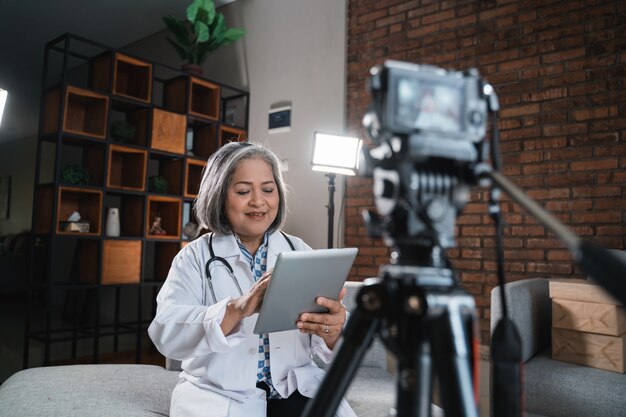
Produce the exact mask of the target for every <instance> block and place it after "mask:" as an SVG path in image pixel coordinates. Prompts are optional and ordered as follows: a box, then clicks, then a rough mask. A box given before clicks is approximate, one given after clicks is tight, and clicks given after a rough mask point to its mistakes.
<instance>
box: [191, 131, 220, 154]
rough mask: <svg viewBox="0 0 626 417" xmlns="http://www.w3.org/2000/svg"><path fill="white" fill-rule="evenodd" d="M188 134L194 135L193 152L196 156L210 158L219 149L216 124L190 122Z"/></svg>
mask: <svg viewBox="0 0 626 417" xmlns="http://www.w3.org/2000/svg"><path fill="white" fill-rule="evenodd" d="M188 134H191V135H192V146H191V149H190V150H191V152H192V153H193V156H195V157H196V158H202V159H209V156H211V155H213V153H215V151H216V150H217V148H218V146H219V143H218V141H217V126H216V125H214V124H204V123H203V124H189V125H188Z"/></svg>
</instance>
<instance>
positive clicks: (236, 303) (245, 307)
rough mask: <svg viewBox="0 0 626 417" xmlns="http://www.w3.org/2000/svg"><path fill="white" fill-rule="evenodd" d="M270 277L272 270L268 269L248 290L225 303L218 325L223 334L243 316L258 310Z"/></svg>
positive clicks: (228, 332)
mask: <svg viewBox="0 0 626 417" xmlns="http://www.w3.org/2000/svg"><path fill="white" fill-rule="evenodd" d="M271 278H272V271H271V270H270V271H268V272H266V273H265V274H263V276H262V277H261V278H260V279H259V280H258V281H257V282H255V283H254V285H253V286H252V288H250V291H248V292H247V293H246V294H244V295H242V296H241V297H239V298H236V299H234V300H231V301H230V302H229V303H228V304H227V306H226V313H225V314H224V320H222V324H221V325H220V327H221V328H222V332H224V335H225V336H228V335H229V334H230V333H231V332H232V331H233V329H235V327H237V325H238V324H239V322H240V321H241V320H243V319H244V317H248V316H251V315H252V314H254V313H258V312H259V309H260V308H261V304H262V303H263V297H264V296H265V291H266V290H267V286H268V285H269V283H270V279H271Z"/></svg>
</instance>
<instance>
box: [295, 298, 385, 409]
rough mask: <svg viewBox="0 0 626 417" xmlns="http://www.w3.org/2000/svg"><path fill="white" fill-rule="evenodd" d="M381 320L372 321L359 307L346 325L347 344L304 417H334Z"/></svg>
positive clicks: (338, 355) (373, 319) (341, 347)
mask: <svg viewBox="0 0 626 417" xmlns="http://www.w3.org/2000/svg"><path fill="white" fill-rule="evenodd" d="M379 324H380V320H379V319H378V318H372V317H371V315H370V314H367V313H366V312H365V311H363V310H362V307H360V306H357V308H356V309H355V310H354V312H353V313H352V314H351V315H350V320H349V321H348V324H347V325H346V328H345V331H344V336H343V342H342V345H341V346H340V348H339V351H338V352H337V355H336V356H335V359H334V360H333V363H332V365H331V367H330V369H329V370H328V372H327V373H326V376H325V377H324V380H323V381H322V384H321V385H320V387H319V390H318V391H317V394H316V395H315V398H313V399H312V400H311V401H309V402H308V403H307V406H306V407H305V409H304V412H303V414H302V416H303V417H332V416H334V415H335V411H337V407H339V403H340V402H341V399H342V398H343V396H344V394H345V393H346V391H347V390H348V386H349V385H350V382H352V379H353V378H354V375H355V374H356V371H357V368H358V367H359V364H360V363H361V360H362V359H363V356H365V353H366V352H367V349H368V348H369V347H370V345H371V344H372V340H373V339H374V335H375V333H376V331H377V329H378V327H379Z"/></svg>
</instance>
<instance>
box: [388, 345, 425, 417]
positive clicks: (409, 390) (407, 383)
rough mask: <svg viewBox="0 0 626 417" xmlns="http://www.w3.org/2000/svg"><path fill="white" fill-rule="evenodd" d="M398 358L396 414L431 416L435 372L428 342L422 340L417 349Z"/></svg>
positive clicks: (403, 415) (409, 416)
mask: <svg viewBox="0 0 626 417" xmlns="http://www.w3.org/2000/svg"><path fill="white" fill-rule="evenodd" d="M403 357H404V358H405V359H403ZM397 358H398V377H397V384H398V385H397V390H396V391H397V398H396V413H397V414H396V415H397V416H398V417H412V416H420V417H428V416H430V403H431V397H432V375H433V372H432V358H431V354H430V346H429V345H428V342H427V341H426V340H423V341H421V342H420V343H419V345H418V346H417V351H409V352H404V354H403V355H398V356H397Z"/></svg>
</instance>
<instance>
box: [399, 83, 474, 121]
mask: <svg viewBox="0 0 626 417" xmlns="http://www.w3.org/2000/svg"><path fill="white" fill-rule="evenodd" d="M424 81H425V80H418V79H415V78H408V77H401V78H398V79H397V86H396V93H397V100H396V101H397V103H396V105H397V108H396V111H395V112H394V113H395V118H396V120H395V124H396V126H401V127H403V128H406V129H411V130H413V129H415V130H432V131H438V132H443V133H460V132H462V129H463V126H462V123H461V115H462V109H461V106H462V103H463V100H462V98H463V97H462V94H463V93H462V90H461V88H459V87H457V86H453V85H448V84H437V83H436V82H433V83H429V84H425V83H424Z"/></svg>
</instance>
